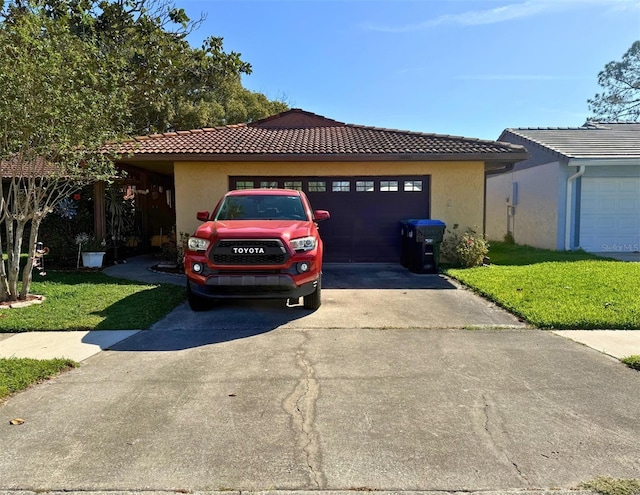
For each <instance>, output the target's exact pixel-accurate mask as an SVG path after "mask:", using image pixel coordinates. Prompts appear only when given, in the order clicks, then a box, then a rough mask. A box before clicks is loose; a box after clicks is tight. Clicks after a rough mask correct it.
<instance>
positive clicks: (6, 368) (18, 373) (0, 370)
mask: <svg viewBox="0 0 640 495" xmlns="http://www.w3.org/2000/svg"><path fill="white" fill-rule="evenodd" d="M76 366H78V364H77V363H75V362H73V361H71V360H70V359H44V360H38V359H17V358H9V359H0V400H2V399H3V398H4V397H7V396H8V395H10V394H12V393H14V392H17V391H19V390H23V389H25V388H27V387H28V386H29V385H31V384H33V383H38V382H41V381H43V380H46V379H47V378H49V377H51V376H54V375H57V374H58V373H61V372H63V371H66V370H69V369H71V368H75V367H76Z"/></svg>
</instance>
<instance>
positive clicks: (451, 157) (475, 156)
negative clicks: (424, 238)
mask: <svg viewBox="0 0 640 495" xmlns="http://www.w3.org/2000/svg"><path fill="white" fill-rule="evenodd" d="M527 158H529V155H528V154H527V153H526V152H509V153H357V154H354V153H332V154H311V153H283V154H269V153H255V154H241V153H238V154H235V153H234V154H231V153H229V154H223V153H206V152H205V153H137V154H134V155H132V156H127V157H123V158H122V159H121V161H123V162H127V163H143V162H153V161H167V160H170V161H174V162H186V161H191V162H256V161H258V162H300V161H313V162H371V161H374V162H395V161H421V162H440V161H480V162H485V163H487V164H505V163H517V162H520V161H522V160H526V159H527Z"/></svg>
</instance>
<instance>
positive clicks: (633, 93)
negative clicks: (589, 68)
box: [588, 41, 640, 121]
mask: <svg viewBox="0 0 640 495" xmlns="http://www.w3.org/2000/svg"><path fill="white" fill-rule="evenodd" d="M598 84H599V85H600V86H601V87H602V88H603V92H602V93H597V94H596V95H595V97H594V98H593V99H590V100H588V103H589V108H590V110H591V111H592V112H593V113H594V117H595V119H600V120H603V119H607V120H632V121H639V120H640V41H636V42H634V43H633V44H632V45H631V48H629V50H627V52H626V53H625V54H624V55H623V56H622V60H621V61H620V62H616V61H613V62H609V63H608V64H607V65H605V66H604V70H603V71H601V72H600V73H599V74H598Z"/></svg>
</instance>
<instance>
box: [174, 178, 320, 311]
mask: <svg viewBox="0 0 640 495" xmlns="http://www.w3.org/2000/svg"><path fill="white" fill-rule="evenodd" d="M197 217H198V220H200V221H203V222H204V223H203V224H202V225H201V226H200V227H199V228H198V229H197V230H196V232H195V233H194V234H193V236H191V237H190V238H189V242H188V246H187V249H186V250H185V256H184V266H185V272H186V274H187V295H188V299H189V305H190V307H191V309H192V310H194V311H202V310H205V309H208V308H209V307H210V306H211V302H212V301H213V300H215V299H225V298H227V299H228V298H254V299H255V298H260V299H294V300H296V299H299V298H300V297H302V298H303V301H304V307H305V308H308V309H318V308H319V307H320V304H321V291H322V240H321V239H320V235H319V234H318V226H317V222H320V221H322V220H326V219H328V218H329V217H330V215H329V212H328V211H324V210H317V211H313V210H312V209H311V205H310V204H309V200H308V199H307V197H306V195H305V194H304V193H303V192H301V191H294V190H288V189H244V190H237V191H230V192H228V193H227V194H225V196H224V197H223V198H222V199H221V200H220V202H219V203H218V205H217V206H216V208H215V210H214V211H213V213H211V215H209V212H207V211H201V212H198V214H197Z"/></svg>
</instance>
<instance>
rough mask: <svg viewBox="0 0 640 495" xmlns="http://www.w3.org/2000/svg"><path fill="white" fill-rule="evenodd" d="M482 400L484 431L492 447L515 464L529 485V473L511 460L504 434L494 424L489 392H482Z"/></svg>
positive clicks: (515, 467) (522, 478)
mask: <svg viewBox="0 0 640 495" xmlns="http://www.w3.org/2000/svg"><path fill="white" fill-rule="evenodd" d="M482 402H483V414H484V431H485V434H486V436H487V437H488V439H489V443H490V445H491V447H492V449H493V450H494V451H495V452H496V454H498V455H500V456H502V457H503V458H504V459H505V460H506V461H507V463H508V464H510V465H511V466H513V468H514V469H515V471H516V473H517V474H518V477H519V478H520V479H521V480H522V481H524V482H525V483H526V484H527V485H529V486H530V485H531V483H530V481H529V478H527V475H526V474H525V473H524V472H523V471H522V470H521V469H520V467H519V466H518V464H517V463H516V462H514V461H513V460H511V458H510V457H509V454H508V453H507V450H506V448H505V445H504V444H505V440H504V438H501V437H503V435H502V434H501V433H500V430H499V429H498V428H496V427H494V426H492V422H491V420H490V412H491V407H492V404H491V401H490V399H489V398H488V397H487V394H484V393H483V394H482Z"/></svg>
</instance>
